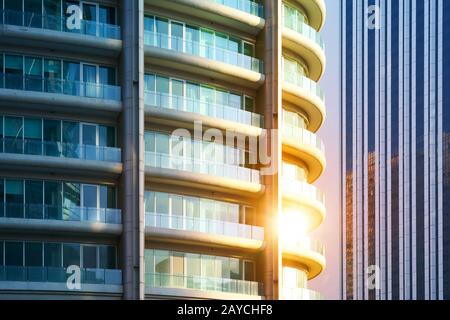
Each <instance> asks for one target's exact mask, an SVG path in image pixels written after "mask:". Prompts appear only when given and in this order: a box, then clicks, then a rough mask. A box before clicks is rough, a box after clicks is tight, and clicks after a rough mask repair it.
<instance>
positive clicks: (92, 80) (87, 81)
mask: <svg viewBox="0 0 450 320" xmlns="http://www.w3.org/2000/svg"><path fill="white" fill-rule="evenodd" d="M82 70H83V83H84V91H85V92H84V94H85V96H86V97H89V98H96V97H97V96H98V95H97V66H95V65H89V64H83V69H82Z"/></svg>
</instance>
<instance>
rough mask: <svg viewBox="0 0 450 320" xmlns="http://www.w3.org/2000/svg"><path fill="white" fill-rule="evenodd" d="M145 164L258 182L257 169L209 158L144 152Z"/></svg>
mask: <svg viewBox="0 0 450 320" xmlns="http://www.w3.org/2000/svg"><path fill="white" fill-rule="evenodd" d="M145 165H146V166H150V167H154V168H162V169H174V170H182V171H189V172H195V173H200V174H206V175H210V176H217V177H222V178H227V179H234V180H240V181H244V182H251V183H260V174H259V171H257V170H253V169H249V168H245V167H240V166H237V165H229V164H225V163H218V162H213V161H209V160H201V159H194V158H188V157H176V156H173V155H168V154H162V153H156V152H146V153H145Z"/></svg>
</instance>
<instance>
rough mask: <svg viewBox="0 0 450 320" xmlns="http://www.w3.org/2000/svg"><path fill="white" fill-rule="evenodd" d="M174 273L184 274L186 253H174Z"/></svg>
mask: <svg viewBox="0 0 450 320" xmlns="http://www.w3.org/2000/svg"><path fill="white" fill-rule="evenodd" d="M172 274H173V275H177V276H183V275H184V254H182V253H174V254H173V256H172Z"/></svg>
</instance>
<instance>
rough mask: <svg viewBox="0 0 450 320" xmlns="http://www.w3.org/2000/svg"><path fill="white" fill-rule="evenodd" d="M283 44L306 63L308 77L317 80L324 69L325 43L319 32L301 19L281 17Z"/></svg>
mask: <svg viewBox="0 0 450 320" xmlns="http://www.w3.org/2000/svg"><path fill="white" fill-rule="evenodd" d="M283 21H284V28H283V31H282V35H283V46H284V47H285V48H287V49H290V50H291V51H292V52H295V53H296V54H298V55H299V56H300V57H301V58H302V59H303V60H304V61H305V63H306V65H307V67H308V71H309V77H310V78H311V79H312V80H314V81H319V80H320V78H321V77H322V75H323V73H324V71H325V65H326V58H325V44H324V41H323V39H322V37H321V36H320V34H319V33H318V32H317V31H316V30H315V29H313V28H312V27H310V26H309V25H307V24H306V23H303V22H301V21H298V20H295V21H289V19H288V17H283Z"/></svg>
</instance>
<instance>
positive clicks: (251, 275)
mask: <svg viewBox="0 0 450 320" xmlns="http://www.w3.org/2000/svg"><path fill="white" fill-rule="evenodd" d="M244 271H245V274H244V280H247V281H254V280H255V265H254V263H253V261H244Z"/></svg>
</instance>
